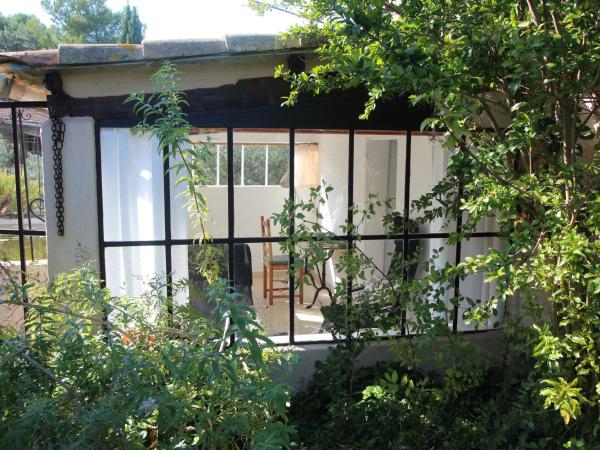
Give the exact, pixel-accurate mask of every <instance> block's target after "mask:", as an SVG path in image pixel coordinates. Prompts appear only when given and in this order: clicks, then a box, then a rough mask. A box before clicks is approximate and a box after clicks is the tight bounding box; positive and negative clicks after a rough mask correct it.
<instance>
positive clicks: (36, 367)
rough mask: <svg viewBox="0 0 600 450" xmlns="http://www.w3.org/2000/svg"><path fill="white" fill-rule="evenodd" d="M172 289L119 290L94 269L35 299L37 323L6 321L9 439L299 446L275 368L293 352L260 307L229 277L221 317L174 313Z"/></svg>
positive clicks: (185, 310) (3, 440) (0, 408)
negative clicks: (272, 337)
mask: <svg viewBox="0 0 600 450" xmlns="http://www.w3.org/2000/svg"><path fill="white" fill-rule="evenodd" d="M15 287H17V286H15ZM174 288H175V289H176V288H178V286H175V287H174ZM26 289H27V287H25V288H23V289H18V287H17V289H15V291H14V292H13V294H12V297H11V299H10V300H8V301H7V302H8V303H12V304H17V305H23V304H24V303H23V301H22V299H23V295H24V293H25V291H26ZM163 291H164V285H163V284H162V283H160V282H155V283H154V284H153V286H152V289H151V290H150V292H149V293H148V294H146V295H144V296H143V297H142V298H136V299H127V298H117V299H114V298H111V296H110V293H109V292H108V291H107V290H106V289H102V288H101V287H100V284H99V281H98V279H97V277H96V275H95V274H94V273H93V272H92V271H91V270H90V269H89V268H88V267H82V268H80V269H78V270H75V271H73V272H71V273H68V274H64V275H60V276H58V277H57V278H56V280H55V281H54V282H53V283H52V284H51V285H50V286H49V287H48V289H47V290H44V291H42V292H41V293H40V294H38V295H36V296H34V297H33V298H30V303H29V304H28V305H26V307H27V313H28V314H27V320H26V328H25V330H26V331H24V330H18V329H6V328H5V329H1V330H0V354H1V361H2V362H1V364H0V448H32V449H36V448H39V449H41V448H44V449H47V448H122V449H134V448H155V447H160V448H192V447H193V448H206V449H220V448H223V449H225V448H238V449H241V448H250V447H252V448H262V449H268V448H271V449H275V448H281V447H282V446H284V445H287V444H288V427H287V425H286V402H287V401H288V396H289V394H288V389H287V387H286V386H284V385H281V384H277V383H275V382H273V381H272V380H271V378H270V375H271V372H272V371H273V370H277V369H279V370H281V367H282V365H284V364H285V361H286V359H285V358H284V357H283V355H282V354H281V353H279V352H277V351H275V350H274V349H273V348H271V347H270V346H269V345H268V344H269V341H268V340H267V339H266V338H265V337H263V336H262V334H261V330H260V328H259V326H258V324H257V322H256V316H255V314H254V312H253V311H252V309H250V308H249V307H247V306H245V305H242V304H238V302H237V301H236V296H235V295H233V294H230V293H229V291H228V288H227V286H226V284H224V282H217V283H215V284H214V285H213V286H212V289H211V294H210V295H211V298H212V299H214V300H215V301H216V300H217V299H218V301H217V304H216V309H215V311H216V316H215V317H208V318H207V317H202V316H200V315H199V314H197V313H195V312H194V311H193V310H192V309H190V308H189V307H183V306H177V305H171V306H172V309H173V314H172V316H170V315H169V314H168V313H167V312H166V311H167V305H168V303H167V302H168V299H167V298H166V297H164V296H163V294H162V292H163ZM103 314H107V315H108V316H109V317H110V321H108V322H107V321H105V320H103V318H102V316H103ZM228 317H229V318H231V319H232V320H233V321H234V323H235V325H234V326H232V327H229V328H227V329H226V331H225V333H224V332H223V329H222V327H221V326H220V323H221V322H222V321H224V320H225V319H226V318H228ZM230 341H231V342H232V345H226V344H227V343H229V342H230ZM264 346H266V348H265V347H264Z"/></svg>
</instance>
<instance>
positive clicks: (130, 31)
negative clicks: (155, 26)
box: [119, 3, 146, 44]
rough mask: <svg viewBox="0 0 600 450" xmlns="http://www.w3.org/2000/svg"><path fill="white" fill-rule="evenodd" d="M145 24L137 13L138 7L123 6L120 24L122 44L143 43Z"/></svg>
mask: <svg viewBox="0 0 600 450" xmlns="http://www.w3.org/2000/svg"><path fill="white" fill-rule="evenodd" d="M145 28H146V27H145V25H144V24H142V21H141V20H140V17H139V16H138V13H137V8H136V7H135V6H134V7H131V6H129V3H127V5H126V6H125V8H123V12H122V13H121V23H120V25H119V43H120V44H141V43H142V40H143V39H144V30H145Z"/></svg>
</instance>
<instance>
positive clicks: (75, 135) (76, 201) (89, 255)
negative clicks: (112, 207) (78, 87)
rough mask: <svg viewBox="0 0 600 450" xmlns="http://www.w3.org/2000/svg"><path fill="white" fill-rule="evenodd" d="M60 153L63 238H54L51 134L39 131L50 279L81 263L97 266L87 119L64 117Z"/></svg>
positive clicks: (91, 149) (92, 156)
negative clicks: (62, 141) (62, 140)
mask: <svg viewBox="0 0 600 450" xmlns="http://www.w3.org/2000/svg"><path fill="white" fill-rule="evenodd" d="M64 121H65V129H66V131H65V140H64V146H63V152H62V160H63V188H64V205H65V215H64V217H65V222H64V223H65V235H64V236H58V233H57V223H56V205H55V200H54V182H53V180H54V170H53V159H52V156H53V154H52V131H51V126H50V122H46V123H45V124H44V125H43V128H42V145H43V151H42V155H43V165H44V180H45V183H44V185H45V193H44V201H45V207H46V227H47V232H48V235H47V241H48V274H49V276H50V278H54V277H55V276H56V275H57V274H59V273H61V272H67V271H69V270H71V269H72V268H74V267H76V266H78V265H80V264H81V263H83V262H84V261H90V262H92V263H93V264H94V267H96V269H99V266H98V220H97V217H98V216H97V206H96V163H95V150H94V148H95V144H94V121H93V119H92V118H90V117H77V118H71V117H67V118H65V119H64Z"/></svg>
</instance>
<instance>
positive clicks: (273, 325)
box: [252, 273, 331, 336]
mask: <svg viewBox="0 0 600 450" xmlns="http://www.w3.org/2000/svg"><path fill="white" fill-rule="evenodd" d="M286 286H287V283H275V287H286ZM314 293H315V289H314V288H313V287H312V286H306V285H305V286H304V304H303V305H301V304H300V303H299V299H298V296H296V299H295V303H294V305H295V307H294V328H295V332H296V334H297V335H298V334H319V332H320V331H321V325H322V324H323V316H322V315H321V306H322V305H323V306H324V305H329V304H330V302H331V300H330V298H329V295H327V293H326V292H325V291H321V292H320V293H319V297H318V298H317V301H316V302H315V304H314V306H313V307H312V308H310V309H307V308H306V306H308V305H310V303H311V302H312V300H313V297H314ZM252 297H253V300H254V307H255V308H256V312H257V314H258V317H259V318H260V320H261V322H262V324H263V326H264V327H265V331H266V332H267V335H269V336H277V335H287V334H288V332H289V311H290V302H289V299H288V298H275V299H274V300H273V305H269V304H268V303H269V302H268V300H267V299H266V298H263V277H262V273H254V275H253V280H252Z"/></svg>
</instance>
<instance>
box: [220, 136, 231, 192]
mask: <svg viewBox="0 0 600 450" xmlns="http://www.w3.org/2000/svg"><path fill="white" fill-rule="evenodd" d="M228 184H229V183H228V182H227V143H225V144H224V145H219V186H227V185H228Z"/></svg>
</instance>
